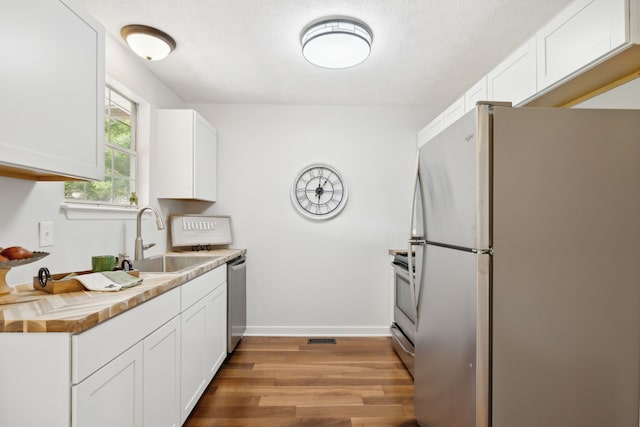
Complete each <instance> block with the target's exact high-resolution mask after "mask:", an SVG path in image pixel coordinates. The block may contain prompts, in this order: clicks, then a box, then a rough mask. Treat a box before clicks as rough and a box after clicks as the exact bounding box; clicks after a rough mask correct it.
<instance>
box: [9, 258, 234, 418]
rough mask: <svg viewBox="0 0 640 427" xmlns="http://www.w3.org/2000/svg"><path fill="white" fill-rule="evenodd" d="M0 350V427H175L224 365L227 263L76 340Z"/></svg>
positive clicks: (43, 338) (37, 340) (24, 342)
mask: <svg viewBox="0 0 640 427" xmlns="http://www.w3.org/2000/svg"><path fill="white" fill-rule="evenodd" d="M0 349H2V351H0V378H1V379H2V381H0V426H2V427H4V426H5V425H6V426H20V427H22V426H25V427H27V426H28V427H45V426H46V427H69V426H72V427H116V426H117V427H143V426H144V427H179V426H181V425H182V424H183V423H184V421H185V420H186V419H187V417H188V416H189V413H190V412H191V410H192V409H193V407H194V406H195V405H196V403H197V402H198V399H199V398H200V396H201V395H202V393H203V392H204V390H205V388H206V387H207V385H208V384H209V382H210V381H211V379H212V378H213V376H214V375H215V374H216V372H217V371H218V369H219V368H220V366H221V365H222V363H223V362H224V360H225V358H226V356H227V267H226V264H222V265H221V266H219V267H217V268H215V269H213V270H211V271H209V272H207V273H204V274H202V275H200V276H198V277H195V278H194V279H192V280H190V281H189V282H187V283H184V284H183V285H182V286H180V287H178V288H175V289H172V290H170V291H168V292H165V293H163V294H162V295H159V296H157V297H155V298H152V299H151V300H149V301H147V302H145V303H144V304H141V305H139V306H137V307H134V308H132V309H131V310H127V311H126V312H124V313H122V314H119V315H118V316H115V317H114V318H113V319H110V320H108V321H106V322H103V323H100V324H99V325H97V326H95V327H93V328H90V329H88V330H86V331H84V332H82V333H79V334H70V333H53V332H51V333H24V334H21V333H0ZM34 396H35V397H34ZM34 399H36V400H35V401H34ZM34 402H36V405H37V409H36V410H34V409H33V408H34V406H33V405H34Z"/></svg>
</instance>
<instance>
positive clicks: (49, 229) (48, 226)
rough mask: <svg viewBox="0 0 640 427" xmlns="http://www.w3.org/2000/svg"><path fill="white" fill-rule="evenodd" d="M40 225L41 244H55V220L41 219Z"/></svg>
mask: <svg viewBox="0 0 640 427" xmlns="http://www.w3.org/2000/svg"><path fill="white" fill-rule="evenodd" d="M38 226H39V227H38V228H39V231H40V246H41V247H43V246H53V222H52V221H41V222H40V223H39V224H38Z"/></svg>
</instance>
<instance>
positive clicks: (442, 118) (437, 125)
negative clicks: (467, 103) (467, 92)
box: [418, 95, 464, 148]
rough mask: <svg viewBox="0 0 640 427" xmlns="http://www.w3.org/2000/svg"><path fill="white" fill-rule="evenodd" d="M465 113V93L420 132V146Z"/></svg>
mask: <svg viewBox="0 0 640 427" xmlns="http://www.w3.org/2000/svg"><path fill="white" fill-rule="evenodd" d="M463 115H464V95H463V96H461V97H460V98H458V99H457V100H456V101H455V102H454V103H453V104H451V105H450V106H449V107H448V108H447V109H446V110H444V111H443V112H442V113H440V115H439V116H438V117H436V118H435V119H433V121H432V122H431V123H429V124H428V125H427V126H425V127H424V128H423V129H422V130H421V131H420V132H419V133H418V148H420V147H421V146H422V145H423V144H424V143H426V142H427V141H429V140H431V138H433V137H434V136H436V135H437V134H439V133H440V132H442V131H443V130H444V129H446V128H447V126H449V125H450V124H451V123H453V122H455V121H456V120H458V119H459V118H460V117H462V116H463Z"/></svg>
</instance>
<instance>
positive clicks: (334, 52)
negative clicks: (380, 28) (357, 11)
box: [300, 18, 373, 69]
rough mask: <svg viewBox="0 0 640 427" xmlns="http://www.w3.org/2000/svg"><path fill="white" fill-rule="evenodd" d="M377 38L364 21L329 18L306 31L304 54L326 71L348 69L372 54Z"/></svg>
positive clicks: (308, 59)
mask: <svg viewBox="0 0 640 427" xmlns="http://www.w3.org/2000/svg"><path fill="white" fill-rule="evenodd" d="M372 41H373V35H372V34H371V30H370V29H369V27H368V26H367V25H366V24H364V23H363V22H360V21H356V20H355V19H351V18H340V19H326V20H323V21H320V22H316V23H312V24H310V25H308V26H307V27H306V28H305V29H304V30H303V31H302V37H301V39H300V43H301V44H302V55H303V56H304V57H305V58H306V60H307V61H309V62H311V63H312V64H314V65H317V66H318V67H323V68H333V69H339V68H348V67H353V66H354V65H358V64H360V63H361V62H362V61H364V60H365V59H367V57H368V56H369V53H370V52H371V43H372Z"/></svg>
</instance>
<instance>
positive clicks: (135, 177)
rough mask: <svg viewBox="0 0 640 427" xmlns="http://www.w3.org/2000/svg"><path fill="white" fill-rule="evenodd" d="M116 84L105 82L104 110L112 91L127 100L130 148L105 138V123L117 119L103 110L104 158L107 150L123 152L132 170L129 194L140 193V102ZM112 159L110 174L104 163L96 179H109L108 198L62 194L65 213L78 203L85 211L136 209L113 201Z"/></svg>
mask: <svg viewBox="0 0 640 427" xmlns="http://www.w3.org/2000/svg"><path fill="white" fill-rule="evenodd" d="M114 86H116V84H112V83H111V82H106V84H105V99H104V101H105V110H107V109H108V110H109V111H110V110H111V105H112V104H113V103H112V97H111V94H112V93H116V94H117V95H118V96H119V97H121V98H123V99H125V100H127V101H128V102H129V103H130V105H131V111H130V114H131V124H130V128H131V135H130V148H125V147H122V146H120V145H117V144H115V143H113V142H112V141H111V139H110V138H107V134H108V132H107V129H106V124H107V123H110V121H111V120H117V119H113V116H112V115H111V114H110V113H107V111H105V129H104V135H105V138H104V151H105V158H107V151H109V150H111V151H112V153H115V152H116V151H117V152H121V153H125V154H127V155H128V156H129V158H130V163H131V164H130V171H131V170H133V174H131V173H129V176H128V177H127V178H126V180H127V181H128V183H129V194H131V192H135V193H136V194H138V195H139V194H140V191H139V190H140V189H139V188H138V187H139V182H140V177H139V170H140V144H139V132H138V126H139V110H140V103H139V102H138V101H137V100H135V99H132V98H136V97H132V96H127V95H126V94H124V93H123V92H130V91H123V90H119V89H118V88H116V87H114ZM114 160H115V155H112V156H111V168H110V169H111V171H112V173H111V174H110V175H107V173H106V164H105V176H104V178H105V179H103V180H102V181H98V182H107V181H108V180H110V181H111V195H110V200H108V201H106V200H88V199H72V198H67V197H66V194H63V198H64V203H63V206H62V207H63V209H64V210H65V211H67V213H68V212H69V209H70V206H71V205H79V206H82V208H81V209H80V210H82V211H86V208H92V207H93V208H95V209H98V210H101V211H103V212H115V211H119V210H122V209H124V210H131V209H137V204H135V206H134V205H132V204H131V203H129V204H126V203H117V202H114V191H113V190H114V188H115V186H114V182H115V181H116V179H115V176H114V174H113V171H114ZM88 184H90V183H89V182H87V183H85V185H88Z"/></svg>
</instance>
